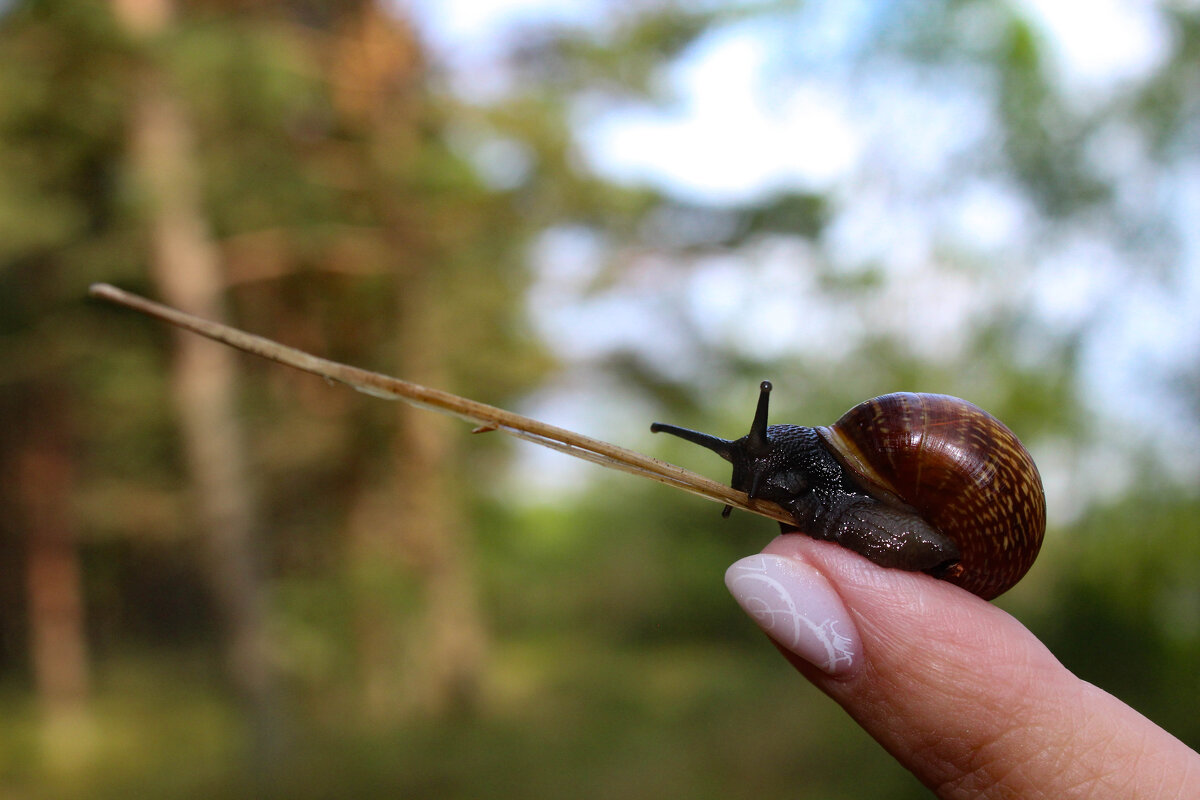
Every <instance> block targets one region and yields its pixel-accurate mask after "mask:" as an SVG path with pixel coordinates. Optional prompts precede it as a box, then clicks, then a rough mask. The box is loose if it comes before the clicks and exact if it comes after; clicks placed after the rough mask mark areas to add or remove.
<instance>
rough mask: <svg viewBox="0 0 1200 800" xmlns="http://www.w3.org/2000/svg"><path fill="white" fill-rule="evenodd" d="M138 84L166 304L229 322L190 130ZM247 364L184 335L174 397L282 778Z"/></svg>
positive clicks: (157, 0) (158, 1) (160, 12)
mask: <svg viewBox="0 0 1200 800" xmlns="http://www.w3.org/2000/svg"><path fill="white" fill-rule="evenodd" d="M114 7H115V8H116V10H117V12H118V15H119V16H120V18H121V19H122V20H123V21H124V23H125V24H126V26H127V28H128V29H129V30H130V31H131V32H133V33H135V34H143V35H153V34H156V33H159V32H160V30H161V28H162V27H163V26H165V25H166V23H167V21H168V19H169V17H170V6H169V4H168V3H167V2H166V0H143V2H137V0H116V1H115V2H114ZM137 78H138V80H137V85H136V86H135V87H134V91H135V98H134V113H133V119H132V120H131V123H130V157H131V159H132V160H133V166H134V172H135V173H136V174H137V176H138V178H139V180H140V181H141V186H142V188H143V190H144V196H145V198H146V213H147V215H148V218H149V225H150V230H151V242H152V253H151V259H150V261H151V274H152V276H153V278H154V281H155V283H156V284H157V286H158V289H159V292H160V293H161V295H162V298H163V300H164V301H165V302H166V303H168V304H170V305H173V306H176V307H177V308H181V309H183V310H185V311H187V312H189V313H192V314H196V315H198V316H202V317H206V318H210V319H216V320H221V319H224V318H225V317H226V314H225V311H224V307H223V304H222V291H223V288H224V277H223V274H222V269H221V264H220V257H219V255H218V250H217V248H216V247H215V245H214V243H213V242H212V239H211V235H210V232H209V230H208V225H207V220H206V218H205V215H204V213H203V210H202V206H201V201H200V196H201V191H200V180H199V176H198V175H197V173H196V170H195V166H194V159H195V153H194V147H193V143H192V137H191V131H190V128H189V126H188V123H187V121H186V119H185V116H184V114H183V112H182V109H181V107H180V106H179V104H178V102H177V101H176V100H175V98H174V97H173V96H172V95H171V94H170V92H169V91H168V90H167V88H166V86H165V84H164V82H163V78H162V75H161V74H159V72H158V70H156V69H155V68H154V66H153V65H146V66H145V68H144V69H143V70H142V72H141V74H140V75H138V76H137ZM235 358H236V356H235V354H234V352H233V351H232V350H230V349H229V348H227V347H224V346H222V345H219V344H216V343H214V342H210V341H208V340H206V339H202V338H201V337H198V336H194V335H191V334H186V333H180V334H178V335H177V339H176V357H175V362H174V365H173V369H172V376H171V378H172V393H173V398H174V403H175V406H176V409H177V412H178V415H179V423H180V426H181V432H182V436H183V440H184V448H185V452H186V455H187V460H188V467H189V470H190V474H191V477H192V482H193V485H194V487H195V497H196V502H197V512H198V517H199V522H200V525H199V527H200V529H201V530H202V531H203V535H204V541H205V543H206V548H207V553H208V576H209V579H210V582H211V586H212V588H213V593H214V596H215V598H216V600H217V603H218V606H219V608H220V611H221V613H222V618H223V620H222V621H223V624H224V630H225V635H226V656H227V666H228V671H229V675H230V679H231V681H232V683H233V686H234V688H235V691H236V692H237V693H238V695H239V696H240V698H241V700H242V701H243V702H244V703H245V705H246V707H247V709H248V712H249V714H250V719H251V723H252V725H253V728H254V734H255V736H254V741H255V745H256V750H255V752H254V754H253V755H254V758H255V762H256V763H257V764H258V765H259V766H263V767H267V768H270V767H271V766H272V765H274V764H275V763H276V762H277V759H278V758H279V756H280V753H279V750H280V742H279V735H280V730H279V726H278V725H277V720H276V709H275V704H274V691H273V680H272V674H271V672H272V671H271V667H270V662H269V658H268V646H267V636H266V631H265V625H264V615H265V609H264V597H263V588H262V586H261V583H260V577H259V575H258V570H257V563H256V562H257V558H256V541H255V540H256V536H255V531H256V527H257V523H256V519H257V513H256V510H255V508H254V501H253V497H252V493H251V490H250V488H249V485H250V481H249V469H248V467H247V464H246V456H245V449H244V445H243V433H242V428H241V424H240V420H239V417H238V413H237V408H236V395H237V392H236V379H237V376H236V371H237V365H236V361H235Z"/></svg>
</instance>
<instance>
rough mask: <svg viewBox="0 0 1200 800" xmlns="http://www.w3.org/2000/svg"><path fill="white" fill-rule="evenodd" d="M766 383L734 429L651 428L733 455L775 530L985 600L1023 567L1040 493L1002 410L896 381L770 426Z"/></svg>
mask: <svg viewBox="0 0 1200 800" xmlns="http://www.w3.org/2000/svg"><path fill="white" fill-rule="evenodd" d="M770 393H771V384H770V382H769V381H763V383H762V385H761V387H760V392H759V398H758V408H757V410H756V412H755V415H754V422H753V424H752V425H751V426H750V432H749V433H748V434H746V435H745V436H743V437H742V438H740V439H736V440H732V441H730V440H727V439H720V438H718V437H716V436H711V435H709V434H705V433H699V432H697V431H693V430H689V429H687V428H680V427H677V426H674V425H665V424H662V423H657V422H656V423H654V424H653V425H652V426H651V427H650V430H651V431H653V432H655V433H658V432H662V433H670V434H673V435H675V436H679V437H681V438H683V439H686V440H687V441H689V442H692V443H694V444H698V445H700V446H702V447H705V448H707V449H709V450H712V451H714V452H715V453H717V454H718V455H719V456H721V457H722V458H724V459H725V460H726V461H730V462H732V464H733V479H732V481H731V485H732V487H733V488H734V489H739V490H741V491H744V492H746V493H747V494H748V495H749V497H750V498H751V499H763V500H768V501H773V502H775V503H777V504H779V505H780V506H782V507H783V508H784V509H786V510H787V511H788V512H789V513H790V514H791V516H792V522H791V523H787V522H781V523H780V524H781V526H782V527H783V530H784V532H793V531H797V530H799V531H803V532H804V533H807V534H809V535H810V536H813V537H815V538H818V539H827V540H831V541H835V542H838V543H839V544H842V545H844V546H845V547H848V548H850V549H851V550H854V551H855V552H857V553H860V554H861V555H863V556H865V557H867V558H868V559H870V560H871V561H873V562H875V563H876V564H879V565H881V566H885V567H896V568H900V569H906V570H912V571H921V572H926V573H929V574H930V575H933V576H935V577H938V578H943V579H945V580H947V581H950V582H951V583H954V584H957V585H959V586H961V587H963V588H964V589H967V590H968V591H970V592H973V593H974V594H977V595H979V596H980V597H982V598H984V599H985V600H990V599H992V598H993V597H996V596H997V595H999V594H1001V593H1003V592H1004V591H1006V590H1008V589H1009V588H1011V587H1012V586H1013V585H1014V584H1015V583H1016V582H1017V581H1018V580H1020V578H1021V577H1022V576H1023V575H1024V574H1025V573H1026V572H1027V571H1028V570H1029V567H1030V566H1031V565H1032V564H1033V561H1034V559H1035V558H1036V557H1037V554H1038V550H1039V549H1040V548H1041V544H1042V537H1043V535H1044V533H1045V529H1046V499H1045V493H1044V491H1043V489H1042V481H1041V477H1040V476H1039V474H1038V470H1037V466H1036V465H1035V464H1034V463H1033V458H1032V457H1031V456H1030V455H1029V452H1028V451H1027V450H1026V449H1025V447H1024V446H1023V445H1022V444H1021V442H1020V440H1018V439H1017V437H1016V435H1015V434H1013V432H1012V431H1011V430H1009V429H1008V427H1007V426H1005V425H1004V423H1002V422H1000V420H998V419H996V418H995V417H993V416H992V415H991V414H989V413H987V412H986V411H984V410H983V409H981V408H979V407H978V406H976V405H974V404H972V403H969V402H967V401H966V400H961V399H959V398H957V397H951V396H949V395H943V394H915V393H909V392H899V393H895V394H887V395H883V396H881V397H876V398H873V399H871V400H866V401H864V402H862V403H859V404H858V405H856V406H855V407H854V408H852V409H850V410H849V411H847V412H846V413H845V414H844V415H843V416H842V417H841V419H839V420H838V421H837V422H835V423H833V425H831V426H827V427H805V426H801V425H768V424H767V408H768V403H769V398H770ZM728 513H729V507H728V506H726V508H725V511H724V514H725V515H728Z"/></svg>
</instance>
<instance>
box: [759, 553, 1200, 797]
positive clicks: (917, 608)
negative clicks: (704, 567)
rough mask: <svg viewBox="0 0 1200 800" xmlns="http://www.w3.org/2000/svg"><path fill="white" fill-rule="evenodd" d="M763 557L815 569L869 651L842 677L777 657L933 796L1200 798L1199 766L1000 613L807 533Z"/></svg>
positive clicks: (963, 594) (1199, 761)
mask: <svg viewBox="0 0 1200 800" xmlns="http://www.w3.org/2000/svg"><path fill="white" fill-rule="evenodd" d="M763 552H764V553H768V554H773V555H776V556H783V557H786V558H788V559H796V560H797V561H799V562H802V563H803V564H807V565H809V566H810V567H812V568H814V569H815V570H817V571H818V572H820V573H821V574H822V575H823V576H824V577H825V578H826V579H827V580H828V581H829V583H830V584H831V585H832V586H833V588H834V590H835V591H836V593H837V595H838V596H840V598H841V600H842V602H843V603H844V605H845V607H846V610H847V611H848V613H849V615H850V617H851V618H852V620H853V622H854V624H855V625H856V626H857V629H858V633H859V636H860V637H861V644H862V646H861V657H860V658H858V659H857V660H856V663H855V665H854V667H853V668H852V669H850V670H849V671H848V672H847V673H846V674H842V675H838V676H836V677H835V676H831V675H829V674H827V673H826V672H824V671H822V670H820V669H818V668H816V667H814V666H813V665H811V664H810V663H808V662H807V661H805V660H803V659H802V658H800V657H798V656H796V655H794V654H793V653H791V652H789V651H788V650H787V649H786V648H785V647H783V646H780V650H781V652H783V654H784V655H785V656H787V657H788V659H789V660H790V661H791V662H792V663H793V664H794V665H795V667H796V668H797V669H798V670H799V671H800V672H801V673H802V674H803V675H804V676H805V677H806V678H808V679H809V680H810V681H812V682H813V683H814V684H815V685H816V686H817V687H818V688H819V689H821V690H822V691H823V692H825V693H826V694H827V695H829V696H830V697H831V698H833V699H834V700H835V701H836V702H837V703H839V704H840V705H841V706H842V707H843V708H844V709H845V710H846V711H847V712H848V713H849V714H850V716H851V717H853V718H854V720H855V721H856V722H857V723H858V724H859V725H861V726H862V727H863V728H864V729H865V730H866V731H867V733H869V734H870V735H871V736H872V737H873V738H875V739H876V740H877V741H878V742H879V743H880V744H881V745H883V747H884V748H885V749H886V750H887V751H888V752H889V753H891V754H892V755H893V756H894V757H895V758H896V759H897V760H898V761H900V763H902V764H903V765H904V766H905V767H907V768H908V769H909V770H910V771H912V773H913V774H914V775H916V776H917V778H919V779H920V780H921V781H922V782H923V783H924V784H925V785H926V786H928V787H929V788H930V789H931V790H933V792H934V793H935V794H936V795H937V796H938V797H942V798H956V799H965V798H973V799H974V800H981V799H991V798H997V799H998V798H1022V799H1023V800H1025V799H1029V798H1034V799H1037V798H1047V799H1049V798H1056V799H1060V798H1122V800H1141V799H1142V798H1147V799H1148V798H1155V800H1159V799H1160V798H1162V799H1163V800H1167V799H1170V800H1176V799H1177V800H1185V799H1192V798H1198V797H1200V755H1198V754H1197V753H1196V752H1195V751H1193V750H1191V749H1189V748H1188V747H1187V746H1185V745H1184V744H1183V743H1182V742H1180V741H1179V740H1178V739H1176V738H1175V737H1173V736H1171V735H1170V734H1169V733H1167V732H1166V731H1164V730H1163V729H1161V728H1159V727H1158V726H1157V725H1155V724H1154V723H1152V722H1151V721H1150V720H1148V719H1146V718H1145V717H1143V716H1142V715H1141V714H1139V713H1138V712H1136V711H1134V710H1133V709H1132V708H1130V707H1129V706H1127V705H1126V704H1124V703H1123V702H1121V701H1120V700H1118V699H1117V698H1115V697H1113V696H1112V695H1109V694H1107V693H1106V692H1104V691H1102V690H1101V689H1099V688H1097V687H1096V686H1093V685H1091V684H1089V683H1087V682H1085V681H1082V680H1080V679H1079V678H1077V677H1075V675H1073V674H1072V673H1071V672H1070V671H1068V670H1067V669H1066V668H1065V667H1064V666H1063V665H1062V664H1061V663H1059V661H1058V660H1057V659H1056V658H1055V657H1054V656H1053V654H1051V652H1050V651H1049V650H1048V649H1047V648H1046V647H1045V646H1044V645H1043V644H1042V643H1041V642H1040V641H1038V639H1037V638H1036V637H1034V635H1033V634H1032V633H1030V632H1029V631H1028V630H1027V629H1026V628H1025V627H1024V626H1022V625H1021V623H1020V622H1018V621H1017V620H1016V619H1014V618H1013V617H1012V616H1011V615H1009V614H1008V613H1006V612H1005V611H1003V610H1001V609H1000V608H998V607H996V606H994V605H992V604H991V603H988V602H985V601H984V600H981V599H979V598H978V597H975V596H974V595H972V594H970V593H968V592H965V591H963V590H962V589H959V588H958V587H955V586H952V585H950V584H948V583H945V582H943V581H938V580H935V579H933V578H930V577H929V576H926V575H923V574H919V573H910V572H902V571H900V570H895V569H883V568H881V567H878V566H876V565H874V564H872V563H870V562H869V561H867V560H866V559H864V558H862V557H861V556H859V555H857V554H855V553H852V552H850V551H849V550H846V549H845V548H842V547H839V546H837V545H834V544H830V543H828V542H819V541H815V540H813V539H810V538H809V537H806V536H799V535H787V536H781V537H779V538H777V539H775V540H774V541H773V542H771V543H770V544H769V545H768V546H767V547H766V548H765V549H764V551H763ZM777 644H778V643H777Z"/></svg>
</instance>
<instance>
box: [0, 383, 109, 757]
mask: <svg viewBox="0 0 1200 800" xmlns="http://www.w3.org/2000/svg"><path fill="white" fill-rule="evenodd" d="M24 410H25V412H26V413H24V414H23V415H22V416H24V418H25V423H26V424H24V425H21V426H20V427H21V430H22V433H21V435H20V436H19V439H18V441H17V442H16V443H15V444H16V453H15V464H14V469H13V482H14V484H15V486H14V488H15V496H16V502H17V505H18V507H19V510H18V515H19V517H20V526H21V528H22V529H23V530H24V532H25V545H26V570H27V572H26V591H27V598H28V603H29V635H30V651H31V656H32V666H33V677H34V681H35V683H36V686H37V696H38V700H39V702H40V705H41V710H42V732H43V740H44V745H45V747H44V751H45V754H46V757H47V761H48V763H49V765H50V766H51V767H52V768H54V769H55V770H70V769H74V768H76V767H79V766H82V765H83V764H84V763H86V761H87V757H88V754H89V752H90V750H91V740H92V736H91V734H92V732H93V731H92V728H91V720H90V718H89V715H88V709H87V697H88V688H89V670H88V653H87V639H86V625H85V614H84V603H83V591H82V586H81V578H80V574H81V570H80V566H79V552H78V550H77V547H76V532H75V527H74V522H73V520H72V519H71V516H70V511H69V509H70V507H71V503H70V497H71V486H72V476H73V472H74V470H73V464H72V459H71V454H70V445H69V441H68V434H67V431H68V423H67V413H66V403H65V393H64V391H63V390H62V389H61V388H60V387H57V386H51V385H49V384H47V383H42V384H39V388H38V389H37V390H35V396H34V397H33V398H32V399H30V400H28V401H27V402H26V403H25V406H24ZM17 424H19V423H17Z"/></svg>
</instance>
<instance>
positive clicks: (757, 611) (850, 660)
mask: <svg viewBox="0 0 1200 800" xmlns="http://www.w3.org/2000/svg"><path fill="white" fill-rule="evenodd" d="M725 585H726V586H728V587H729V591H730V592H731V593H732V594H733V596H734V599H736V600H737V601H738V604H739V605H740V606H741V607H742V609H743V610H745V612H746V613H747V614H749V615H750V617H751V618H752V619H753V620H754V621H755V622H756V623H758V626H759V627H760V628H762V629H763V630H764V631H765V632H767V633H768V634H770V636H771V637H772V638H773V639H775V640H776V641H777V642H779V643H780V644H781V645H783V646H784V647H786V648H787V649H788V650H790V651H792V652H793V653H795V654H796V655H798V656H800V657H801V658H803V659H804V660H805V661H808V662H810V663H811V664H813V665H815V666H817V667H819V668H820V669H822V670H823V671H825V672H827V673H829V674H830V675H840V674H844V673H846V672H848V671H849V670H850V669H851V668H852V667H853V666H854V664H855V663H856V662H857V660H858V657H859V653H860V643H859V638H858V631H857V630H856V629H855V627H854V623H853V622H852V621H851V619H850V615H849V613H848V612H847V611H846V607H845V606H844V605H843V604H842V601H841V598H840V597H838V594H837V592H835V591H834V589H833V587H832V586H831V585H830V584H829V581H827V580H826V579H825V576H823V575H822V574H821V573H820V572H818V571H817V570H816V569H814V568H813V567H810V566H809V565H807V564H805V563H803V562H800V561H796V560H794V559H790V558H784V557H782V556H774V555H755V556H749V557H747V558H743V559H742V560H740V561H738V562H736V563H735V564H734V565H733V566H731V567H730V568H729V570H728V571H727V572H726V573H725Z"/></svg>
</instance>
